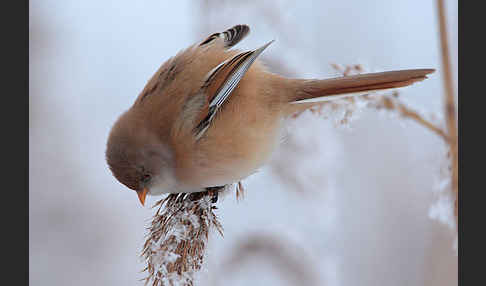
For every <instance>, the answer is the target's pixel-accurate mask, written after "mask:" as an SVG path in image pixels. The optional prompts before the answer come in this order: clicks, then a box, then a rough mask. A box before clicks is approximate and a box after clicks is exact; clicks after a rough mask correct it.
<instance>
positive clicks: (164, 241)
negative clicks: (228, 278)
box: [142, 188, 225, 286]
mask: <svg viewBox="0 0 486 286" xmlns="http://www.w3.org/2000/svg"><path fill="white" fill-rule="evenodd" d="M224 189H225V188H208V189H207V191H205V192H200V193H189V194H187V193H181V194H170V195H168V196H167V197H166V198H164V199H162V200H160V201H158V202H157V203H156V204H155V205H154V208H155V207H158V209H157V211H156V213H155V215H154V217H153V219H152V223H151V226H150V227H149V228H148V230H149V234H148V237H147V240H146V242H145V244H144V247H143V250H142V257H143V258H145V260H146V263H147V267H146V268H145V269H144V271H146V272H148V276H147V277H146V278H145V279H144V280H145V285H148V284H149V283H151V284H150V285H152V286H163V285H164V286H165V285H170V286H176V285H180V286H191V285H194V278H195V275H196V273H197V271H199V270H200V269H201V267H202V265H203V262H204V253H205V249H206V246H207V243H208V237H209V232H210V230H211V229H212V228H215V229H216V230H217V231H218V232H219V233H220V234H221V235H223V227H222V225H221V223H220V222H219V221H218V217H217V216H216V215H215V214H214V210H216V209H217V208H216V206H215V205H214V204H215V203H216V201H217V196H218V194H219V192H222V191H223V190H224Z"/></svg>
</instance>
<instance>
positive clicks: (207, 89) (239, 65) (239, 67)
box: [194, 41, 273, 139]
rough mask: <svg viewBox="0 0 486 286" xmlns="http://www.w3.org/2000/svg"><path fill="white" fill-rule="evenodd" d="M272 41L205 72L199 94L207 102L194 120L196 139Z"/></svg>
mask: <svg viewBox="0 0 486 286" xmlns="http://www.w3.org/2000/svg"><path fill="white" fill-rule="evenodd" d="M272 42H273V41H270V42H268V43H267V44H265V45H264V46H262V47H261V48H258V49H256V50H253V51H248V52H243V53H239V54H237V55H235V56H233V57H232V58H229V59H228V60H226V61H224V62H222V63H221V64H219V65H218V66H216V67H215V68H214V69H212V70H211V71H210V72H209V73H208V74H207V76H206V78H205V80H204V84H203V86H202V88H201V94H203V95H205V97H206V98H207V101H206V102H207V103H206V106H205V108H202V111H201V114H200V115H199V117H198V119H197V121H196V124H197V125H196V127H195V128H194V135H195V136H196V139H199V138H201V136H202V135H203V134H204V132H205V131H206V130H207V129H208V127H209V125H210V124H211V121H212V120H213V118H214V116H215V115H216V113H217V112H218V110H219V108H220V107H221V106H222V105H223V104H224V102H225V101H226V100H227V99H228V98H229V96H230V95H231V93H232V91H233V90H234V89H235V88H236V86H237V85H238V83H239V82H240V80H241V79H242V78H243V76H244V75H245V73H246V72H247V71H248V69H249V68H250V66H251V65H252V64H253V62H254V61H255V60H256V58H257V57H258V56H259V55H260V54H261V53H262V52H263V51H264V50H265V49H266V48H267V47H268V46H269V45H270V44H271V43H272Z"/></svg>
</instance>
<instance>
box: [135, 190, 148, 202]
mask: <svg viewBox="0 0 486 286" xmlns="http://www.w3.org/2000/svg"><path fill="white" fill-rule="evenodd" d="M147 193H148V189H147V188H143V189H142V190H141V191H137V195H138V199H139V200H140V203H141V204H142V206H144V205H145V197H146V196H147Z"/></svg>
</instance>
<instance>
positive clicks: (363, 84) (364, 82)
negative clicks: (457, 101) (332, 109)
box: [289, 69, 435, 104]
mask: <svg viewBox="0 0 486 286" xmlns="http://www.w3.org/2000/svg"><path fill="white" fill-rule="evenodd" d="M434 71H435V70H434V69H413V70H401V71H389V72H380V73H368V74H360V75H353V76H344V77H338V78H331V79H323V80H299V81H297V88H296V90H295V91H296V92H295V93H293V94H292V95H291V98H290V100H289V101H290V103H293V104H303V103H311V102H321V101H328V100H334V99H337V98H342V97H347V96H355V95H362V94H368V93H370V92H373V91H378V90H387V89H393V88H399V87H404V86H408V85H411V84H413V83H415V82H419V81H422V80H424V79H426V78H427V76H426V75H427V74H430V73H433V72H434Z"/></svg>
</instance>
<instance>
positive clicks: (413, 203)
mask: <svg viewBox="0 0 486 286" xmlns="http://www.w3.org/2000/svg"><path fill="white" fill-rule="evenodd" d="M447 3H448V5H447V9H448V17H449V18H448V21H449V36H450V41H451V52H452V59H453V64H454V72H455V74H454V76H455V79H456V86H457V2H456V1H448V2H447ZM435 4H436V3H435V1H422V0H413V1H412V0H400V1H398V0H397V1H386V0H373V1H371V0H370V1H359V0H355V1H351V0H343V1H314V2H311V1H290V0H285V1H265V2H264V4H263V3H260V1H237V3H231V2H230V1H201V2H196V1H161V0H159V1H155V0H154V1H148V0H144V1H121V0H117V1H94V0H89V1H71V0H65V1H48V0H42V1H41V0H31V1H30V23H29V32H30V33H29V43H30V47H29V55H30V63H29V77H30V81H29V82H30V85H29V93H30V97H29V100H30V110H29V112H30V121H29V140H30V146H29V151H30V199H29V203H30V208H29V210H30V213H29V219H30V223H29V224H30V226H29V231H30V237H29V238H30V239H29V240H30V241H29V251H30V262H29V264H30V282H31V283H30V284H31V285H36V286H37V285H50V286H54V285H55V286H57V285H105V286H109V285H117V286H123V285H143V282H140V281H139V279H141V278H143V277H144V274H143V273H140V271H141V270H142V269H143V268H144V264H143V261H142V260H141V259H140V258H139V253H140V251H141V248H142V244H143V241H144V235H145V226H147V225H148V222H149V220H150V217H151V215H152V212H153V211H152V210H151V209H150V208H149V207H145V208H142V207H141V206H140V204H139V202H138V199H137V197H136V196H135V194H134V192H133V191H130V190H128V189H127V188H125V187H124V186H122V185H121V184H119V183H118V182H117V181H116V180H115V179H114V178H113V177H112V175H111V173H110V171H109V169H108V167H107V165H106V163H105V159H104V152H105V144H106V139H107V136H108V132H109V130H110V128H111V126H112V124H113V123H114V122H115V120H116V118H117V117H118V116H119V115H120V114H121V112H122V111H124V110H125V109H127V108H128V107H129V106H130V105H131V104H132V102H133V101H134V99H135V97H136V96H137V95H138V93H139V92H140V91H141V90H142V88H143V86H144V85H145V83H146V81H147V80H148V79H149V78H150V77H151V75H152V74H153V73H154V72H155V71H156V69H157V68H158V67H159V66H160V65H161V64H162V63H163V62H164V61H165V60H166V59H168V58H169V57H171V56H173V55H175V54H176V53H177V52H178V51H179V50H180V49H182V48H185V47H187V46H189V45H190V44H192V43H194V42H196V41H200V40H202V39H203V38H205V37H206V36H207V35H209V34H211V33H213V32H216V31H223V30H225V29H226V28H229V27H231V26H233V25H235V24H243V23H244V24H248V25H249V26H250V28H251V33H250V35H249V36H248V37H247V38H246V39H245V40H244V41H243V42H242V43H241V44H240V45H239V48H242V49H253V48H255V47H259V46H261V44H263V43H265V42H267V41H268V40H271V39H276V42H275V43H274V44H273V45H272V46H271V47H270V48H268V49H267V50H266V51H265V53H264V55H263V57H262V58H263V60H266V61H267V62H268V64H269V66H270V67H271V68H272V69H273V70H274V71H278V72H280V73H283V74H286V75H292V76H296V77H309V78H325V77H331V76H335V75H336V72H335V71H334V70H333V69H332V68H331V66H330V63H338V64H362V65H364V66H365V67H366V68H367V69H368V70H369V71H382V70H392V69H406V68H436V69H437V70H438V72H436V73H435V74H433V75H431V76H430V78H429V79H428V80H426V81H424V82H421V83H419V84H416V85H414V86H412V87H408V88H405V89H403V90H402V91H401V97H402V99H403V100H404V101H405V102H406V103H407V104H409V106H411V107H413V108H415V109H417V110H420V111H421V112H423V114H424V115H426V116H427V117H429V118H433V117H432V115H435V119H433V120H434V122H436V123H439V124H440V122H441V121H442V109H443V108H442V92H443V89H442V81H441V80H442V75H441V72H440V69H441V64H440V54H439V38H438V25H437V13H436V5H435ZM445 153H446V147H445V145H444V143H443V141H442V140H441V139H440V138H439V137H437V136H436V135H435V134H432V133H430V132H429V131H428V130H425V129H424V128H423V127H421V126H418V125H417V124H416V123H414V122H411V121H409V120H404V119H400V118H397V117H396V116H393V115H392V114H389V113H383V112H378V111H376V110H371V109H370V110H368V109H364V110H361V111H360V112H359V116H357V117H356V118H355V119H354V120H353V121H352V122H351V123H350V124H349V125H348V126H340V127H336V126H335V124H334V122H333V120H332V118H331V119H328V120H326V119H322V118H319V117H317V116H316V115H312V114H310V113H306V114H303V115H302V116H301V117H299V118H298V119H296V120H294V121H291V122H289V126H288V136H287V140H286V141H285V142H284V144H282V146H281V148H280V149H279V150H278V151H277V152H276V153H275V155H274V158H273V160H272V162H271V164H269V165H268V166H267V167H265V168H263V169H261V170H260V172H258V173H257V174H255V175H254V176H251V177H249V178H248V179H246V180H245V181H243V183H244V186H245V189H246V196H245V198H244V200H243V201H241V202H236V199H235V197H234V195H228V196H225V197H223V198H222V199H221V200H220V201H219V202H218V205H219V208H220V209H219V211H218V215H219V216H220V218H221V222H222V224H223V226H224V228H225V236H224V238H221V237H220V236H219V235H217V234H214V235H213V236H212V237H210V245H209V249H208V252H207V259H206V269H205V271H204V272H203V273H201V277H200V283H199V284H198V285H213V284H214V283H216V282H219V283H220V285H295V284H300V283H297V282H295V281H296V280H291V279H290V278H291V277H292V275H293V274H292V273H291V272H292V271H288V270H284V271H282V269H281V268H280V266H279V265H281V264H279V263H275V260H276V259H279V258H278V257H275V255H273V254H265V252H264V251H258V253H260V255H253V256H250V257H249V258H248V260H245V261H244V262H241V263H240V264H238V265H233V266H231V265H230V264H229V263H228V261H229V260H230V259H231V257H232V255H233V254H234V251H235V250H236V249H237V248H238V247H240V246H241V245H242V242H245V241H248V239H251V237H253V236H254V235H264V236H265V237H267V240H270V241H272V242H273V243H274V244H275V245H280V246H282V249H285V251H286V252H288V253H287V254H288V255H289V256H290V257H292V259H294V260H296V261H297V262H298V264H299V265H296V266H295V268H299V267H301V268H303V269H305V272H306V273H307V274H306V277H301V278H302V279H304V278H305V279H308V280H306V281H313V282H314V283H315V284H317V285H329V286H338V285H342V286H351V285H429V286H430V285H443V286H448V285H457V256H456V252H455V250H454V248H453V245H454V240H455V229H454V228H453V227H450V226H448V225H447V224H444V223H441V222H439V221H438V220H436V219H431V217H437V216H438V213H439V214H440V215H444V214H447V212H440V211H439V212H437V211H436V210H438V209H439V210H440V205H437V202H438V201H444V200H445V201H447V196H446V195H445V194H444V193H441V191H440V189H441V184H442V183H443V175H441V172H442V171H443V170H442V169H443V168H444V166H445V164H446V162H445ZM158 199H159V198H149V200H148V204H147V205H149V206H150V205H151V204H153V203H154V202H155V201H156V200H158ZM445 220H446V221H447V217H446V219H445ZM272 255H273V256H272ZM291 268H292V267H291ZM302 281H304V280H302ZM302 283H304V282H302ZM307 283H310V282H307Z"/></svg>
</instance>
